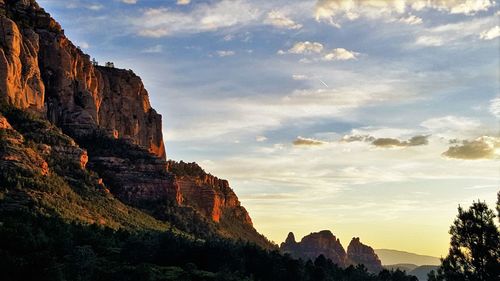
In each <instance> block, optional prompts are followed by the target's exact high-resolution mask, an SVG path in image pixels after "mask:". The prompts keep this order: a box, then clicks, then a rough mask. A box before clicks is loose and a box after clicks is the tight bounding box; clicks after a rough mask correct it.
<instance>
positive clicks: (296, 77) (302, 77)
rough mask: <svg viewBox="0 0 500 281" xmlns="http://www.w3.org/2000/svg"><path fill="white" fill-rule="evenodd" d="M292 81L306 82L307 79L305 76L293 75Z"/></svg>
mask: <svg viewBox="0 0 500 281" xmlns="http://www.w3.org/2000/svg"><path fill="white" fill-rule="evenodd" d="M292 79H293V80H298V81H300V80H308V79H309V77H307V75H303V74H293V75H292Z"/></svg>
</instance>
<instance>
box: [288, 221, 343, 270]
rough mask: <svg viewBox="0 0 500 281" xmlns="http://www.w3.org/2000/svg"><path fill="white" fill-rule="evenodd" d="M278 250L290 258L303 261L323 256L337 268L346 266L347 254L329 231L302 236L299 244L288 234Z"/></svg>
mask: <svg viewBox="0 0 500 281" xmlns="http://www.w3.org/2000/svg"><path fill="white" fill-rule="evenodd" d="M280 250H281V251H282V252H284V253H289V254H290V255H291V256H293V257H296V258H303V259H313V260H314V259H315V258H316V257H318V256H319V255H324V256H325V257H326V258H328V259H331V260H332V261H333V262H334V263H336V264H338V265H339V266H346V265H347V254H346V252H345V250H344V247H342V244H341V243H340V240H339V239H338V238H336V237H335V235H333V233H332V232H331V231H329V230H323V231H320V232H314V233H311V234H309V235H307V236H304V237H303V238H302V240H301V241H300V242H299V243H296V242H295V237H294V236H293V233H290V234H288V237H287V241H285V243H282V244H281V248H280Z"/></svg>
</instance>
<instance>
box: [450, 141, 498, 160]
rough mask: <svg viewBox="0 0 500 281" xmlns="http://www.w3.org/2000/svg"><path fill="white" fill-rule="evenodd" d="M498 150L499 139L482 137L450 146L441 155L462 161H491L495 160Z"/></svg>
mask: <svg viewBox="0 0 500 281" xmlns="http://www.w3.org/2000/svg"><path fill="white" fill-rule="evenodd" d="M498 148H500V139H499V138H494V137H487V136H484V137H480V138H477V139H475V140H473V141H468V140H465V141H463V142H462V144H459V145H454V146H451V147H450V148H448V150H447V151H445V152H444V153H443V156H446V157H448V158H455V159H464V160H477V159H492V158H495V156H496V150H497V149H498Z"/></svg>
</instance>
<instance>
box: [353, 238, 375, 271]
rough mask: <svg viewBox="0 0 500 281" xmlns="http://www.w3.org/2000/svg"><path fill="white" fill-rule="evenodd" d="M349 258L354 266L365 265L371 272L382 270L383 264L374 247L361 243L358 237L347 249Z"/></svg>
mask: <svg viewBox="0 0 500 281" xmlns="http://www.w3.org/2000/svg"><path fill="white" fill-rule="evenodd" d="M347 257H348V259H349V260H350V262H351V263H352V264H354V265H356V264H363V265H365V267H366V268H367V269H368V271H371V272H379V271H381V270H382V262H381V261H380V259H379V258H378V256H377V254H375V251H374V250H373V248H372V247H370V246H367V245H365V244H363V243H361V242H360V240H359V238H358V237H355V238H352V240H351V243H349V246H348V247H347Z"/></svg>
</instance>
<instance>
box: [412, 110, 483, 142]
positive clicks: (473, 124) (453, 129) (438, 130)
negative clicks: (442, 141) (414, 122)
mask: <svg viewBox="0 0 500 281" xmlns="http://www.w3.org/2000/svg"><path fill="white" fill-rule="evenodd" d="M420 126H422V127H424V128H426V129H427V130H429V132H430V133H432V134H435V135H439V136H443V137H446V138H452V137H457V135H460V136H470V135H472V134H475V135H476V136H477V131H478V130H479V129H480V128H481V126H482V125H481V122H480V121H479V120H477V119H473V118H468V117H460V116H453V115H448V116H443V117H435V118H431V119H428V120H425V121H424V122H422V123H420Z"/></svg>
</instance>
